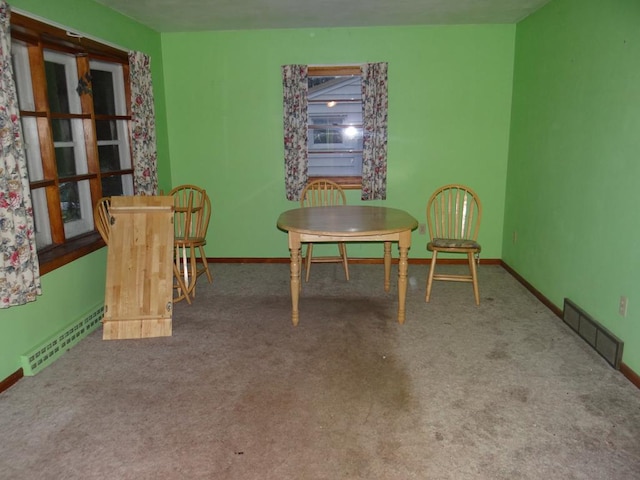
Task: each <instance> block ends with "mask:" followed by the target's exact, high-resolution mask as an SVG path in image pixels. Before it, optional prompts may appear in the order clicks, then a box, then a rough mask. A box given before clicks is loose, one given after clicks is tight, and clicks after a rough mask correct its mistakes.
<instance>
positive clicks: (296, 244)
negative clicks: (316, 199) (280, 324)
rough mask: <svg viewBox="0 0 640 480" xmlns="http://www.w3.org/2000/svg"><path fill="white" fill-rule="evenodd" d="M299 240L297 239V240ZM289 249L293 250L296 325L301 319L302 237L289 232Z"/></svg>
mask: <svg viewBox="0 0 640 480" xmlns="http://www.w3.org/2000/svg"><path fill="white" fill-rule="evenodd" d="M296 240H297V241H296ZM289 251H290V252H291V323H293V326H294V327H296V326H297V325H298V320H299V319H300V312H299V311H298V301H299V299H300V288H301V287H302V285H301V284H300V263H301V258H302V255H301V252H300V239H299V238H296V237H295V236H294V235H292V234H291V233H289Z"/></svg>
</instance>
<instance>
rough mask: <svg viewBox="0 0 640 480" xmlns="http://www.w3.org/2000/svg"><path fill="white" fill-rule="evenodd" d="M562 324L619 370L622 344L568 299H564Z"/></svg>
mask: <svg viewBox="0 0 640 480" xmlns="http://www.w3.org/2000/svg"><path fill="white" fill-rule="evenodd" d="M562 320H564V323H566V324H567V325H569V326H570V327H571V328H572V329H573V330H574V331H575V332H576V333H577V334H578V335H580V337H582V339H583V340H584V341H586V342H587V343H588V344H589V345H591V346H592V347H593V348H594V350H595V351H596V352H598V353H599V354H600V355H601V356H602V358H604V359H605V360H606V361H607V362H608V363H609V364H610V365H611V366H612V367H613V368H615V369H616V370H619V369H620V362H621V361H622V349H623V347H624V342H623V341H622V340H620V339H619V338H618V337H616V336H615V335H614V334H613V333H611V332H610V331H609V330H607V329H606V328H605V327H603V326H602V325H601V324H600V323H598V322H597V321H596V320H594V319H593V318H592V317H591V316H590V315H589V314H588V313H586V312H585V311H584V310H582V309H581V308H580V307H579V306H577V305H576V304H575V303H573V302H572V301H571V300H569V299H568V298H565V299H564V313H563V315H562Z"/></svg>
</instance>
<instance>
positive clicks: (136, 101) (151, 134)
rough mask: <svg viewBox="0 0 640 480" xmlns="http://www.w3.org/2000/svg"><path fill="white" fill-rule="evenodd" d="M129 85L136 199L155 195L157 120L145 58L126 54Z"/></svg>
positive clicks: (156, 186) (140, 55)
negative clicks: (127, 57) (127, 56)
mask: <svg viewBox="0 0 640 480" xmlns="http://www.w3.org/2000/svg"><path fill="white" fill-rule="evenodd" d="M129 81H130V83H131V143H132V145H131V151H132V153H133V159H132V160H133V188H134V191H135V193H136V195H157V193H158V165H157V151H156V116H155V111H154V108H153V86H152V84H151V65H150V59H149V56H148V55H145V54H144V53H142V52H129Z"/></svg>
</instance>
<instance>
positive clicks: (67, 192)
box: [60, 182, 82, 223]
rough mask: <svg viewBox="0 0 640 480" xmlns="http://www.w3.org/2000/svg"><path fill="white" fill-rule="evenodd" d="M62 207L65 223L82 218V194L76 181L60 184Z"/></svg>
mask: <svg viewBox="0 0 640 480" xmlns="http://www.w3.org/2000/svg"><path fill="white" fill-rule="evenodd" d="M60 208H61V209H62V219H63V220H64V223H67V222H71V221H73V220H80V218H82V211H81V210H80V194H79V192H78V184H77V183H76V182H65V183H61V184H60Z"/></svg>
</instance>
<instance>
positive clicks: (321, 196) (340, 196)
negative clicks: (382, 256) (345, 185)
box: [300, 179, 349, 282]
mask: <svg viewBox="0 0 640 480" xmlns="http://www.w3.org/2000/svg"><path fill="white" fill-rule="evenodd" d="M346 204H347V197H346V195H345V194H344V190H342V187H340V185H338V184H337V183H335V182H332V181H331V180H326V179H320V180H314V181H312V182H310V183H309V184H307V186H306V187H305V188H304V190H303V191H302V194H301V197H300V205H301V206H303V207H326V206H334V205H346ZM338 251H339V256H337V257H314V256H313V243H311V242H309V243H308V244H307V252H306V255H305V268H306V276H305V281H307V282H308V281H309V273H310V271H311V263H313V262H316V263H329V262H331V263H342V266H343V267H344V274H345V277H346V279H347V281H348V280H349V260H348V258H347V246H346V245H345V244H344V242H340V243H338Z"/></svg>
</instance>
